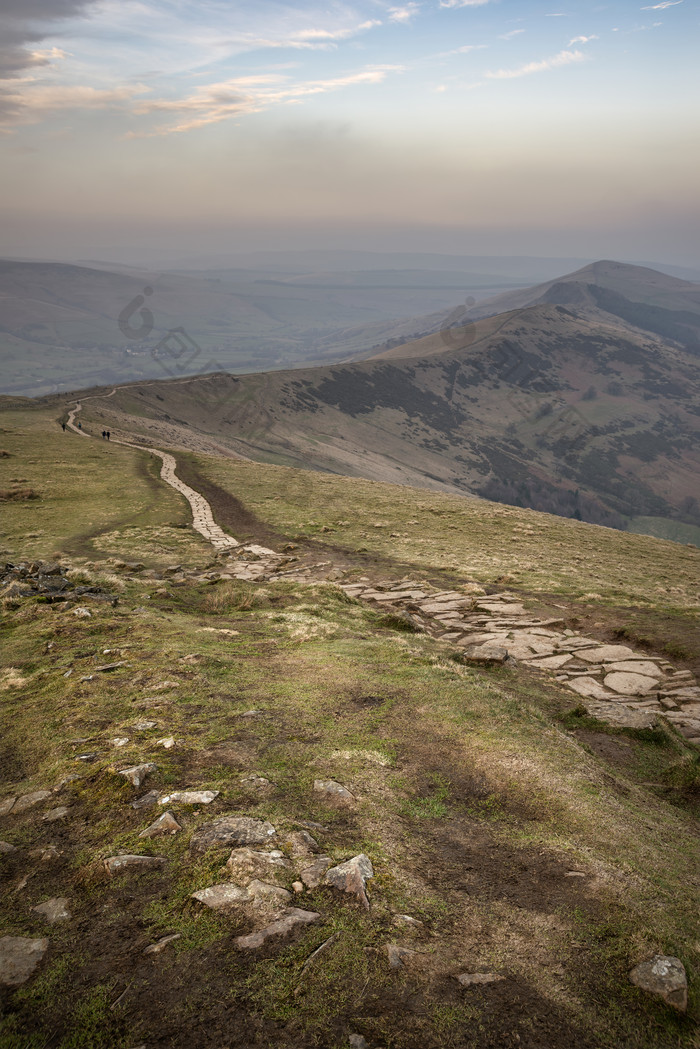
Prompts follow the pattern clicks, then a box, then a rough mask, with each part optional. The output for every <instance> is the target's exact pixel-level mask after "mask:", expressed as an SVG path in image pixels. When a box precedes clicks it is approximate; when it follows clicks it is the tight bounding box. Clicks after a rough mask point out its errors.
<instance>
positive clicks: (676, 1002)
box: [630, 954, 688, 1013]
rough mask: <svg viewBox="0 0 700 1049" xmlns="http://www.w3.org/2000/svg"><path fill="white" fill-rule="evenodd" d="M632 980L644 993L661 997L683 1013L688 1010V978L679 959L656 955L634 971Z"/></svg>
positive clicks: (631, 976) (631, 974)
mask: <svg viewBox="0 0 700 1049" xmlns="http://www.w3.org/2000/svg"><path fill="white" fill-rule="evenodd" d="M630 980H631V981H632V983H633V984H635V986H636V987H640V988H641V989H642V990H643V991H648V992H649V993H650V994H658V995H660V996H661V998H663V1000H664V1001H665V1002H667V1003H668V1004H669V1005H671V1006H672V1007H673V1008H674V1009H677V1010H678V1011H679V1012H681V1013H684V1012H685V1011H686V1009H687V1008H688V978H687V976H686V973H685V968H684V966H683V963H682V962H681V960H680V959H679V958H673V957H669V956H667V955H663V954H655V955H654V957H653V958H651V959H650V960H649V961H646V962H642V963H641V964H640V965H637V966H636V967H635V968H634V969H633V970H632V972H631V973H630Z"/></svg>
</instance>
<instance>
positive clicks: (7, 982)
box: [0, 936, 49, 987]
mask: <svg viewBox="0 0 700 1049" xmlns="http://www.w3.org/2000/svg"><path fill="white" fill-rule="evenodd" d="M48 949H49V941H48V940H47V939H43V938H42V939H35V940H33V939H30V938H29V937H26V936H0V986H3V987H21V986H22V984H23V983H26V982H27V980H28V979H29V977H30V976H32V975H33V973H34V972H35V971H36V969H37V967H38V966H39V964H40V962H41V960H42V958H43V957H44V955H45V954H46V952H47V950H48Z"/></svg>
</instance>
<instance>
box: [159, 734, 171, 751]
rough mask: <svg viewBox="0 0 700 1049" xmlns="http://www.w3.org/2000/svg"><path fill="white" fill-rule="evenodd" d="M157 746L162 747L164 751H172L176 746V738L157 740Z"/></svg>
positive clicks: (165, 737)
mask: <svg viewBox="0 0 700 1049" xmlns="http://www.w3.org/2000/svg"><path fill="white" fill-rule="evenodd" d="M156 746H158V747H162V748H163V750H172V749H173V747H174V746H175V737H174V736H163V738H162V739H157V740H156Z"/></svg>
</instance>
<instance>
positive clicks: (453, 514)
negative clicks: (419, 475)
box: [195, 455, 700, 623]
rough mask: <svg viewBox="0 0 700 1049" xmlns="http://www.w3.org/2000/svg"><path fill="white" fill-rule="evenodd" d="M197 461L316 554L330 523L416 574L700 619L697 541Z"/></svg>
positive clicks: (341, 541)
mask: <svg viewBox="0 0 700 1049" xmlns="http://www.w3.org/2000/svg"><path fill="white" fill-rule="evenodd" d="M195 461H196V463H197V465H198V468H199V469H200V470H201V471H202V472H203V473H204V474H205V475H206V476H207V477H209V478H210V479H211V480H213V481H214V482H215V483H217V484H219V485H221V486H222V487H223V488H225V489H227V490H228V491H233V492H235V493H236V494H237V496H238V497H239V498H240V499H241V500H242V501H243V502H244V503H245V505H246V507H247V508H248V509H249V510H252V511H253V512H254V513H255V514H256V515H257V516H258V517H259V518H260V519H261V520H262V521H264V522H266V523H268V524H270V525H272V526H273V527H274V528H275V529H278V530H281V531H282V532H283V533H285V534H287V535H290V536H293V535H295V534H297V533H300V532H303V533H304V534H306V535H310V536H312V537H314V538H315V541H316V543H317V544H318V548H319V551H321V550H323V547H324V544H326V543H327V542H328V540H327V539H325V538H324V533H323V528H324V527H326V528H332V543H333V546H334V547H339V548H341V549H342V548H346V549H347V550H349V551H356V550H358V548H363V549H365V550H367V551H368V552H369V553H371V554H375V555H378V556H381V557H385V558H387V559H388V560H389V561H399V562H401V563H402V564H403V565H406V566H407V567H408V568H411V567H415V569H416V570H417V571H418V572H419V573H424V572H425V571H426V569H428V570H431V571H434V572H435V571H438V572H446V573H458V574H459V575H460V576H461V577H462V578H464V577H465V576H466V578H468V579H471V580H475V581H476V582H478V583H483V584H494V583H499V581H505V583H506V585H509V586H517V587H518V588H520V589H524V590H532V591H540V592H544V593H547V594H549V593H551V594H561V595H565V596H572V597H574V598H577V599H584V598H585V596H586V595H587V594H592V593H595V594H596V595H597V596H596V598H595V601H597V602H599V603H601V602H603V603H610V604H614V605H615V606H620V605H632V604H642V605H643V604H645V603H648V604H649V605H651V606H657V605H664V606H668V607H670V608H677V609H681V610H683V611H684V612H685V613H686V614H688V613H689V614H691V615H692V617H693V618H694V620H695V622H696V623H697V618H698V610H699V609H700V550H698V549H697V548H691V547H685V546H680V545H678V544H675V543H671V542H667V541H665V540H661V539H655V538H651V537H649V536H641V535H633V534H631V533H625V532H619V531H615V530H613V529H607V528H606V529H602V528H600V527H597V526H595V525H589V524H585V523H582V522H579V521H571V520H566V519H563V518H558V517H553V516H551V515H548V514H541V513H538V512H536V511H534V510H524V509H521V508H518V507H509V506H503V505H501V504H496V503H489V502H487V501H485V500H477V499H469V498H460V497H458V496H451V495H445V494H442V493H438V492H430V493H426V492H422V491H419V490H415V489H411V488H403V487H400V486H396V485H388V484H379V483H376V482H373V481H365V480H361V479H358V478H348V477H337V476H333V475H329V474H322V473H315V472H311V471H304V470H294V469H291V468H287V467H277V466H268V465H264V464H261V463H247V462H238V461H232V460H230V459H217V458H214V457H208V456H203V455H198V456H196V457H195ZM350 506H352V513H349V512H348V507H350ZM309 507H313V508H314V513H313V516H312V515H311V514H310V513H309ZM601 543H604V545H605V563H603V562H602V561H601V558H600V549H601ZM545 552H546V553H545Z"/></svg>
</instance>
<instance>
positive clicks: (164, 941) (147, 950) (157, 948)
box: [143, 932, 182, 954]
mask: <svg viewBox="0 0 700 1049" xmlns="http://www.w3.org/2000/svg"><path fill="white" fill-rule="evenodd" d="M181 937H182V933H179V932H174V933H171V934H170V936H163V937H162V938H161V939H160V940H156V942H155V943H151V944H149V945H148V947H144V950H143V953H144V954H160V953H161V951H164V950H165V948H166V947H167V946H168V944H169V943H173V942H174V941H175V940H179V939H181Z"/></svg>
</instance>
